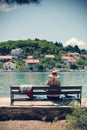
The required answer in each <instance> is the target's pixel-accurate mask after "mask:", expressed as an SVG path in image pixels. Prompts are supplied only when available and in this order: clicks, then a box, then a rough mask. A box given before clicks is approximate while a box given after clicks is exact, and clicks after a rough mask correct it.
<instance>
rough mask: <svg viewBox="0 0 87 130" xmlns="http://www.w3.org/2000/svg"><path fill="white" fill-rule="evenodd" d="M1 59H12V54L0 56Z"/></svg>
mask: <svg viewBox="0 0 87 130" xmlns="http://www.w3.org/2000/svg"><path fill="white" fill-rule="evenodd" d="M0 59H12V56H10V55H6V56H0Z"/></svg>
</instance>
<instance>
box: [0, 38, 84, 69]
mask: <svg viewBox="0 0 87 130" xmlns="http://www.w3.org/2000/svg"><path fill="white" fill-rule="evenodd" d="M16 48H21V49H22V52H21V54H20V55H19V57H18V59H17V68H21V69H22V68H26V67H25V64H24V62H23V59H26V58H27V56H29V55H32V56H33V57H34V58H35V59H39V60H40V64H39V66H37V68H38V69H39V70H45V69H46V68H47V69H53V68H66V67H67V66H66V64H65V62H64V61H63V60H62V59H61V55H62V54H67V53H68V52H79V53H80V54H81V53H82V54H84V53H85V54H87V51H86V50H85V49H83V50H80V49H79V47H78V46H77V45H76V46H74V47H72V46H71V45H68V46H66V47H63V44H62V43H60V42H55V43H53V42H52V41H51V42H49V41H47V40H39V39H37V38H36V39H35V40H31V39H28V40H17V41H11V40H9V41H7V42H1V43H0V55H10V54H11V50H12V49H16ZM47 54H52V55H54V56H55V58H53V59H51V58H49V59H46V58H45V55H47ZM20 59H21V61H20ZM84 66H87V60H85V59H84V57H81V58H80V59H78V61H77V62H76V63H74V64H71V66H70V68H71V69H79V68H84ZM28 69H29V68H28ZM30 69H31V70H33V69H36V68H35V67H33V68H30Z"/></svg>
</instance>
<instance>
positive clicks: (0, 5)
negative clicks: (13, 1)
mask: <svg viewBox="0 0 87 130" xmlns="http://www.w3.org/2000/svg"><path fill="white" fill-rule="evenodd" d="M14 9H16V6H14V7H9V6H8V5H7V4H6V3H0V11H4V12H9V11H12V10H14Z"/></svg>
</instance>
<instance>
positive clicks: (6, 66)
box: [3, 62, 16, 70]
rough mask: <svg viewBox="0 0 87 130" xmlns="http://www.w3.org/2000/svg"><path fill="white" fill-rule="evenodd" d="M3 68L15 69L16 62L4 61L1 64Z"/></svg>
mask: <svg viewBox="0 0 87 130" xmlns="http://www.w3.org/2000/svg"><path fill="white" fill-rule="evenodd" d="M3 69H4V70H16V63H12V62H6V63H4V64H3Z"/></svg>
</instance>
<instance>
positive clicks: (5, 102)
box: [0, 97, 87, 107]
mask: <svg viewBox="0 0 87 130" xmlns="http://www.w3.org/2000/svg"><path fill="white" fill-rule="evenodd" d="M53 104H54V103H53V102H51V101H43V102H41V101H37V102H35V101H32V102H26V101H25V102H15V103H14V105H15V106H29V105H30V106H34V105H35V106H37V105H39V106H42V105H43V106H46V105H53ZM54 105H57V104H54ZM9 106H10V98H2V97H1V98H0V107H9ZM62 106H63V105H62ZM82 106H84V107H87V98H83V99H82Z"/></svg>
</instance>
